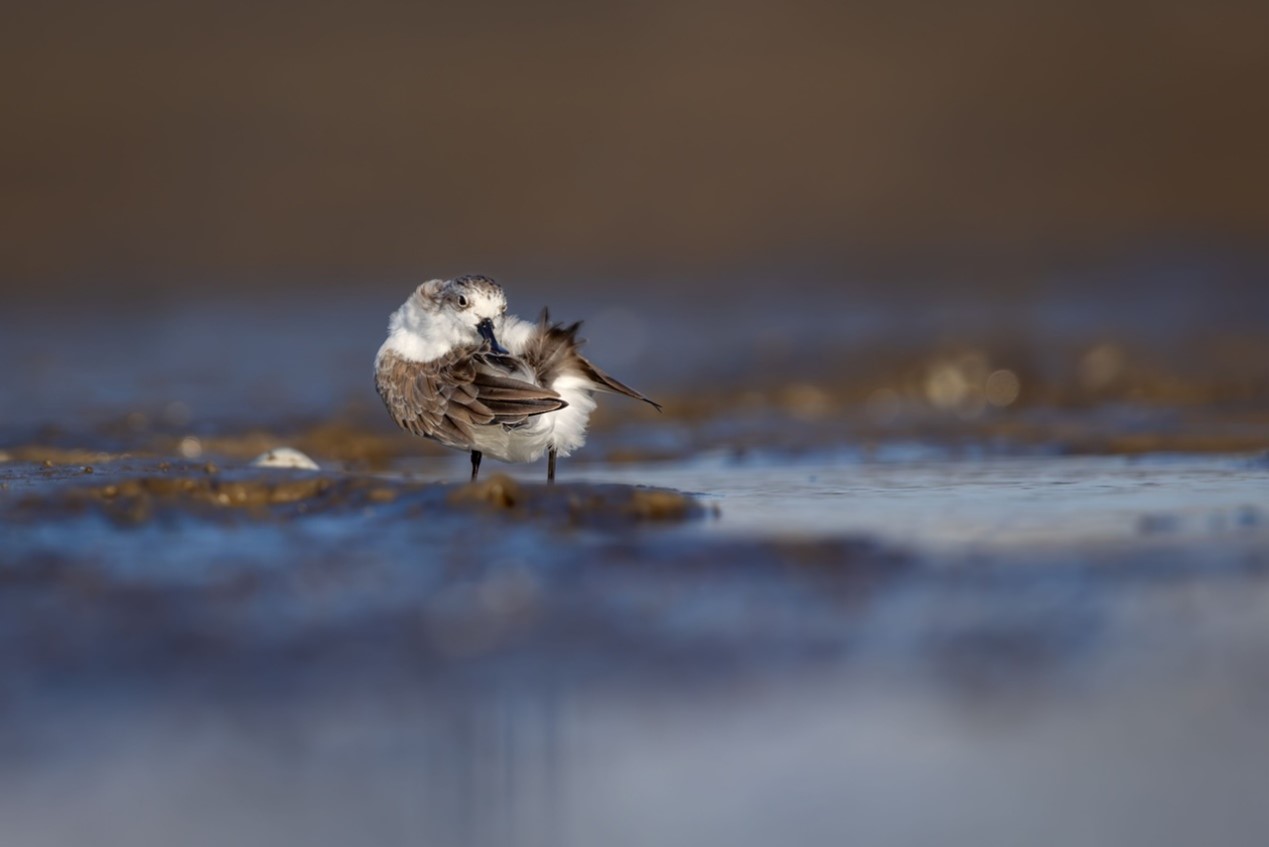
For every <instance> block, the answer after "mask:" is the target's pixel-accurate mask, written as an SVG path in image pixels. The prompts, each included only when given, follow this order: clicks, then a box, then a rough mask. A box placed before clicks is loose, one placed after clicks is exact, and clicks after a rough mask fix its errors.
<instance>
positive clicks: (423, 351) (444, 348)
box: [375, 300, 468, 362]
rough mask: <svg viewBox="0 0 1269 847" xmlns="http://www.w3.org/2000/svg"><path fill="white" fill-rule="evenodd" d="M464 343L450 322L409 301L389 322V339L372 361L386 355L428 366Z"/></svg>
mask: <svg viewBox="0 0 1269 847" xmlns="http://www.w3.org/2000/svg"><path fill="white" fill-rule="evenodd" d="M466 341H468V339H465V338H464V337H463V333H462V331H461V330H460V329H459V328H458V327H457V326H456V325H455V324H454V322H453V321H449V320H444V319H441V318H440V316H439V315H434V314H431V313H428V312H426V311H424V310H423V309H421V308H419V306H418V305H416V304H415V303H414V302H413V300H408V301H406V303H405V304H404V305H403V306H401V308H399V309H397V310H396V311H395V312H393V313H392V317H391V318H389V320H388V338H387V340H385V341H384V342H383V345H382V346H381V347H380V348H379V353H378V355H377V356H376V357H375V361H376V362H378V361H379V360H380V359H382V358H383V356H384V354H386V353H395V354H396V355H398V356H400V357H401V358H402V359H406V360H407V361H411V362H430V361H432V360H433V359H439V358H440V357H441V356H444V355H445V354H446V353H448V352H449V351H451V350H453V349H454V348H455V347H457V346H459V345H460V344H463V343H465V342H466Z"/></svg>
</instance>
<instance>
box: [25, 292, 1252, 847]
mask: <svg viewBox="0 0 1269 847" xmlns="http://www.w3.org/2000/svg"><path fill="white" fill-rule="evenodd" d="M240 308H241V304H238V305H237V306H231V305H229V304H226V305H222V306H219V307H209V308H207V309H205V310H202V311H200V312H199V313H198V315H197V316H191V315H189V314H183V315H181V316H176V317H173V316H168V318H167V319H160V318H155V319H153V320H148V319H146V320H141V321H139V322H138V323H137V324H136V325H133V326H131V327H130V328H129V329H127V333H126V334H127V335H129V336H130V337H132V338H148V339H150V340H151V341H152V342H153V343H155V344H159V345H160V346H162V345H166V347H167V350H168V354H167V355H165V356H155V355H142V354H141V352H140V346H138V344H139V343H134V344H133V345H131V346H125V347H123V348H118V349H115V348H112V347H111V345H110V344H109V343H105V342H104V339H108V338H111V337H114V335H115V334H116V333H118V332H121V331H123V330H121V329H120V326H119V324H116V323H112V321H111V320H109V319H103V320H101V321H99V322H95V323H92V324H86V325H84V326H81V327H78V328H77V330H78V331H76V332H72V333H69V334H68V335H67V336H66V341H65V343H64V344H61V345H57V346H54V347H49V346H48V345H45V344H44V343H43V342H42V341H41V338H40V335H39V332H38V331H37V330H38V326H39V325H38V324H26V325H23V326H10V327H9V329H11V330H12V331H11V332H9V333H7V334H6V335H4V336H3V337H0V349H2V351H3V352H4V353H5V355H7V356H9V357H10V359H9V360H10V361H20V362H22V363H23V364H24V368H23V369H22V372H21V373H22V374H23V376H22V377H20V378H18V379H15V380H12V381H10V382H9V383H7V384H6V385H5V386H4V391H5V396H4V398H3V399H4V401H5V402H4V409H5V412H6V416H5V417H4V419H3V420H0V435H3V441H2V442H0V537H2V538H3V543H2V545H0V634H2V635H3V637H2V638H0V671H2V673H0V711H2V713H3V715H4V720H3V722H0V840H2V841H3V842H4V843H5V844H6V845H10V844H12V845H23V847H25V846H26V845H53V844H66V843H86V842H88V841H94V842H96V843H103V844H128V845H148V844H155V845H158V844H170V843H182V844H202V843H207V844H224V843H234V844H277V843H307V844H318V845H323V844H330V845H335V844H346V843H350V842H354V841H355V842H358V843H375V844H385V845H391V844H420V843H423V844H429V845H431V844H438V845H449V844H454V845H486V844H488V845H503V844H525V845H539V844H540V845H591V844H598V843H603V844H632V845H633V844H685V845H686V844H692V845H700V844H736V845H748V844H753V845H763V844H771V843H788V842H793V843H798V844H807V845H819V844H824V845H830V844H834V845H835V844H840V843H844V842H846V841H865V842H885V843H932V842H939V843H966V844H969V843H973V844H1000V845H1008V844H1018V843H1027V844H1055V845H1056V844H1068V843H1072V842H1077V841H1078V842H1101V843H1115V844H1143V845H1144V844H1149V845H1170V844H1176V845H1183V844H1193V843H1200V842H1204V843H1207V842H1210V843H1221V844H1230V845H1241V844H1247V845H1252V844H1259V843H1262V842H1263V841H1264V840H1265V838H1266V836H1269V818H1267V817H1266V814H1265V811H1264V805H1263V798H1264V796H1265V791H1266V789H1269V738H1267V736H1266V735H1265V733H1264V732H1263V728H1264V716H1265V714H1266V709H1269V675H1267V674H1266V672H1265V668H1269V496H1267V495H1269V461H1266V455H1269V454H1266V453H1265V451H1266V450H1269V429H1267V427H1266V423H1267V421H1266V418H1265V417H1264V411H1263V410H1264V409H1265V408H1266V406H1265V404H1264V402H1263V401H1264V399H1265V397H1266V394H1265V393H1264V392H1265V387H1266V383H1265V382H1264V381H1263V373H1264V370H1263V365H1262V364H1260V362H1259V360H1258V359H1256V358H1255V357H1254V356H1251V355H1245V356H1243V357H1242V358H1239V357H1237V356H1233V357H1232V358H1231V359H1229V360H1228V361H1230V362H1233V363H1234V364H1233V365H1230V366H1229V367H1221V368H1215V369H1213V368H1208V367H1198V365H1197V364H1196V362H1198V361H1199V356H1198V354H1194V355H1189V354H1188V353H1186V351H1184V350H1175V351H1173V352H1174V353H1176V354H1178V355H1176V356H1174V357H1169V356H1168V355H1165V354H1164V353H1158V354H1157V355H1156V354H1152V353H1150V351H1151V350H1157V349H1158V348H1156V347H1152V346H1151V345H1150V344H1149V343H1148V340H1143V339H1142V338H1140V337H1136V338H1134V337H1132V335H1131V333H1128V334H1126V335H1124V336H1116V340H1114V341H1113V342H1111V341H1108V340H1106V338H1104V337H1103V338H1101V339H1099V340H1095V341H1090V340H1085V339H1083V338H1072V339H1067V340H1066V341H1065V342H1063V344H1050V343H1048V342H1047V341H1046V342H1045V343H1044V344H1043V345H1039V346H1038V347H1037V348H1036V349H1034V350H1030V351H1029V352H1028V351H1027V350H1019V349H1017V348H1015V347H1011V346H1010V345H1008V344H1005V343H1002V342H999V341H991V340H983V339H980V340H978V341H976V342H974V343H973V344H968V345H966V344H960V345H959V346H957V345H943V346H940V345H929V344H924V343H915V342H913V341H912V340H911V339H910V338H907V339H906V340H904V341H903V343H902V344H897V345H896V346H886V347H878V348H876V349H875V350H873V352H872V354H871V355H870V357H869V358H868V359H867V360H866V361H868V362H869V363H870V364H869V365H868V367H866V368H857V367H844V366H843V367H837V366H826V367H825V368H824V369H822V370H820V371H813V372H809V373H807V374H806V379H805V380H804V381H800V382H798V383H796V384H792V385H790V384H788V383H787V382H784V383H782V382H780V381H778V380H776V379H773V376H772V375H773V374H779V373H781V367H782V364H783V363H785V362H787V356H788V352H787V351H788V349H789V348H788V347H787V342H788V339H784V340H783V341H782V340H781V339H780V338H775V339H768V341H767V342H764V343H765V344H766V345H767V347H766V348H765V352H761V351H755V350H753V349H750V348H743V349H746V350H748V351H749V352H748V353H745V354H744V355H746V356H750V355H751V354H752V355H751V358H748V359H746V360H745V361H743V362H738V361H736V360H735V358H734V357H728V356H717V357H710V356H708V355H706V353H701V358H700V359H699V362H700V372H701V373H707V374H709V375H710V376H709V380H708V386H709V387H708V389H707V390H695V391H694V390H692V387H691V385H689V384H685V382H684V381H682V380H679V381H676V380H675V379H674V378H673V376H672V371H673V369H672V368H671V367H670V361H669V360H665V361H664V363H663V364H662V365H658V364H657V362H656V359H657V355H658V354H656V353H655V352H653V351H654V350H655V348H653V347H652V346H650V344H649V342H647V341H642V342H641V341H639V340H638V337H639V332H640V331H639V330H637V327H638V326H639V324H638V320H637V319H635V318H632V316H631V315H630V314H628V313H627V314H624V315H621V314H615V313H614V314H611V315H610V316H609V318H608V320H609V321H610V323H609V324H608V325H609V326H621V325H622V324H621V321H624V322H625V326H626V328H627V331H626V335H625V336H624V341H623V342H622V343H621V344H617V343H615V342H614V341H613V339H614V338H616V336H615V335H605V334H603V333H601V334H599V335H598V336H596V337H597V339H602V338H605V337H606V338H608V339H609V341H608V342H607V343H608V344H609V346H608V349H607V352H608V353H609V354H610V355H611V356H612V358H613V360H615V362H614V364H613V370H614V371H615V372H618V373H619V374H620V375H621V376H622V377H623V379H624V378H628V379H629V380H630V381H631V382H632V383H633V384H637V385H639V387H641V388H644V389H647V390H648V391H649V392H651V393H653V394H654V396H656V397H657V399H659V400H662V401H663V402H665V403H666V406H667V414H665V415H663V416H657V415H656V414H655V413H654V412H650V411H645V410H642V409H639V408H636V407H633V406H631V407H623V406H618V402H619V401H617V400H615V399H611V398H609V399H607V400H606V402H605V404H604V409H605V411H604V414H602V415H601V416H600V417H599V418H598V419H597V420H596V426H595V432H594V434H593V438H592V441H591V443H590V444H589V445H588V446H587V447H586V448H585V449H584V450H583V451H582V453H581V454H579V455H578V456H577V457H574V458H571V459H569V460H566V461H564V462H562V463H561V483H560V484H559V485H557V486H555V487H554V488H548V487H547V486H545V485H544V484H543V482H542V476H543V475H544V469H543V468H541V467H533V466H524V467H507V466H503V465H499V464H497V463H493V462H491V463H488V464H487V465H486V467H485V468H484V473H485V474H486V476H485V478H484V479H483V480H482V482H481V483H480V484H478V485H475V486H470V485H467V484H466V482H465V478H466V475H467V462H466V459H465V457H463V456H461V455H457V454H454V453H449V452H445V451H442V450H439V449H436V448H433V447H430V446H428V445H426V444H423V443H421V442H419V441H417V440H414V439H410V438H408V437H405V436H403V435H401V434H399V433H397V432H394V431H393V430H392V428H391V425H390V423H389V422H388V421H387V418H386V415H384V414H383V413H382V411H381V410H380V409H377V408H376V407H375V405H374V398H373V395H372V394H370V392H371V388H370V382H369V366H368V354H366V352H365V350H363V349H362V348H364V347H366V346H367V345H368V344H369V346H370V347H373V346H374V345H373V343H372V342H368V341H367V340H366V339H367V334H368V337H369V338H371V339H373V338H374V337H375V335H376V334H377V332H378V324H379V323H381V321H380V320H379V317H380V316H378V315H371V312H372V311H373V310H371V309H369V308H366V309H365V315H364V316H363V315H361V314H360V313H358V312H356V310H349V309H343V308H332V307H329V306H327V307H323V308H324V309H325V311H322V310H316V311H315V312H314V314H313V315H311V316H310V317H312V318H313V320H314V322H315V323H314V325H315V326H318V327H322V328H325V329H326V330H329V334H328V335H326V336H322V337H323V338H325V339H326V341H325V342H324V343H322V344H312V343H309V344H296V343H294V338H293V337H291V336H288V335H286V334H285V333H281V332H279V331H278V328H277V326H276V325H275V324H274V323H271V322H269V321H265V320H263V319H261V318H259V317H258V316H256V315H254V314H251V313H245V315H246V316H245V317H242V319H241V321H240V322H239V330H240V331H239V333H238V335H237V336H235V338H234V339H233V341H232V343H229V342H225V341H224V340H223V336H222V335H221V334H220V330H221V329H222V328H223V323H222V322H223V321H225V320H228V318H227V317H226V316H233V315H239V316H242V315H243V314H244V313H242V312H241V311H237V312H236V311H235V309H240ZM363 317H364V323H366V324H367V327H369V325H370V324H372V323H373V324H374V329H373V331H372V330H371V329H369V328H367V327H362V326H361V324H362V323H363ZM372 317H373V321H372V320H371V318H372ZM168 319H170V320H168ZM814 320H815V319H814V318H813V317H807V318H806V319H805V321H803V322H802V323H797V322H794V323H793V324H792V325H796V326H811V325H813V324H814ZM171 321H174V322H175V325H173V323H172V322H171ZM344 324H349V325H351V329H350V330H338V331H337V330H336V328H337V327H340V326H343V325H344ZM600 325H601V326H603V322H602V321H601V322H600ZM631 327H636V329H631ZM363 330H364V331H363ZM795 337H800V336H795ZM288 339H289V341H290V342H291V343H284V342H287V341H288ZM618 340H620V339H618ZM685 343H689V344H690V342H685ZM1257 343H1258V342H1256V340H1255V339H1254V338H1252V339H1251V340H1249V341H1247V342H1246V344H1247V345H1249V346H1244V347H1239V348H1238V349H1239V350H1243V351H1244V352H1245V351H1247V350H1251V351H1252V352H1253V353H1254V352H1256V351H1258V350H1259V349H1260V348H1259V347H1257V346H1256V344H1257ZM623 345H624V346H623ZM595 347H596V358H597V359H599V360H600V361H604V362H605V363H607V361H608V360H607V359H605V358H604V356H603V355H602V354H603V352H604V350H603V342H600V343H597V344H596V345H595ZM98 349H100V350H102V351H103V352H101V353H100V355H96V356H94V351H95V350H98ZM725 349H734V348H730V347H728V348H725ZM1205 349H1206V348H1205ZM112 350H115V352H111V351H112ZM623 350H624V351H625V352H624V356H625V358H624V362H623V354H622V351H623ZM794 350H795V351H797V350H798V348H796V347H795V348H794ZM1108 351H1109V352H1108ZM371 352H373V351H371ZM688 352H692V351H690V350H689V351H688ZM696 352H697V353H700V351H699V350H698V351H696ZM706 352H708V351H706ZM801 352H805V351H801ZM682 354H683V351H680V355H682ZM1208 355H1215V354H1213V353H1212V351H1211V350H1210V349H1209V350H1208ZM1231 356H1232V354H1231ZM649 357H651V359H652V360H653V361H651V362H649V361H648V359H649ZM843 357H845V358H843ZM1218 358H1219V357H1218ZM815 359H816V360H817V361H820V362H823V363H828V364H829V365H831V364H832V363H833V362H841V363H853V362H855V361H856V360H855V359H851V358H849V357H846V354H845V353H844V352H843V350H842V349H840V348H838V347H833V346H832V345H831V344H830V345H829V346H826V347H825V348H824V349H823V350H821V351H820V352H819V353H818V354H817V355H816V356H815ZM1222 361H1224V360H1222ZM85 363H91V364H85ZM1238 363H1241V364H1238ZM662 367H664V368H665V370H660V368H662ZM1003 371H1007V372H1008V373H1009V374H1010V377H1008V378H1006V377H1002V376H999V374H1000V373H1001V372H1003ZM314 374H320V377H321V378H320V379H315V378H314ZM993 377H994V378H995V382H994V383H993V382H992V379H993ZM367 395H369V396H367ZM626 412H629V413H630V417H625V416H624V415H625V413H626ZM281 445H286V446H292V447H296V448H299V449H302V450H304V451H305V452H307V453H308V454H309V455H311V456H312V457H313V458H314V459H315V460H316V461H317V463H318V464H319V465H320V469H319V470H317V471H302V470H283V469H268V468H258V467H252V466H251V465H250V461H251V460H252V458H253V457H255V456H256V455H258V454H260V453H262V452H264V451H266V450H270V449H273V448H275V447H278V446H281Z"/></svg>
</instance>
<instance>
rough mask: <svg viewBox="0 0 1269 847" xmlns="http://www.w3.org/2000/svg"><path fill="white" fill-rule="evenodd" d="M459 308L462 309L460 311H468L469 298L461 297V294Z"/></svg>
mask: <svg viewBox="0 0 1269 847" xmlns="http://www.w3.org/2000/svg"><path fill="white" fill-rule="evenodd" d="M458 308H460V309H466V308H467V298H466V297H464V296H463V295H461V294H460V295H458Z"/></svg>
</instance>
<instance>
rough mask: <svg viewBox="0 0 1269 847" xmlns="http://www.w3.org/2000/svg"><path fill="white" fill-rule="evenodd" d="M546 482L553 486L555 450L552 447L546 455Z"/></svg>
mask: <svg viewBox="0 0 1269 847" xmlns="http://www.w3.org/2000/svg"><path fill="white" fill-rule="evenodd" d="M546 481H547V483H548V484H550V485H554V484H555V448H554V447H552V448H551V449H550V450H549V451H548V452H547V454H546Z"/></svg>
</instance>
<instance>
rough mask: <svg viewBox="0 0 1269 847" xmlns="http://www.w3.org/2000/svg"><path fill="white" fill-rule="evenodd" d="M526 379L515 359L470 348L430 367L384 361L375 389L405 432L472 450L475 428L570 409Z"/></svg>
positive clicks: (515, 423) (517, 422) (513, 423)
mask: <svg viewBox="0 0 1269 847" xmlns="http://www.w3.org/2000/svg"><path fill="white" fill-rule="evenodd" d="M525 376H528V371H527V370H526V369H525V368H524V365H523V363H522V362H520V361H518V360H517V359H516V358H515V357H511V356H497V355H493V354H489V353H486V352H481V351H480V350H479V349H478V348H468V349H463V350H455V351H453V352H452V353H450V354H448V355H446V356H443V357H441V358H440V359H436V360H434V361H431V362H410V361H407V360H405V359H400V358H397V357H393V356H389V357H385V361H384V362H381V363H380V366H379V369H378V373H377V374H376V383H377V385H378V388H379V394H380V396H381V397H383V400H384V403H385V405H387V407H388V411H389V412H390V413H391V414H392V416H393V418H394V419H395V420H396V422H397V423H398V424H399V425H400V426H401V427H402V428H404V429H407V430H409V431H410V432H413V433H415V434H416V435H424V436H428V437H431V438H435V439H436V440H437V441H440V442H441V443H442V444H445V445H446V446H448V447H456V448H459V449H471V448H472V445H473V430H474V428H475V427H480V426H509V427H511V426H518V425H520V424H523V423H525V422H526V421H527V420H528V419H529V418H531V417H533V416H534V415H541V414H544V413H546V412H554V411H556V410H558V409H562V408H564V407H565V406H567V405H568V404H567V403H566V402H564V400H562V399H561V398H560V395H559V394H557V393H556V392H554V391H552V390H551V389H549V388H543V387H542V386H540V385H535V384H533V382H531V381H529V379H531V377H529V379H525V378H523V377H525Z"/></svg>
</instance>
